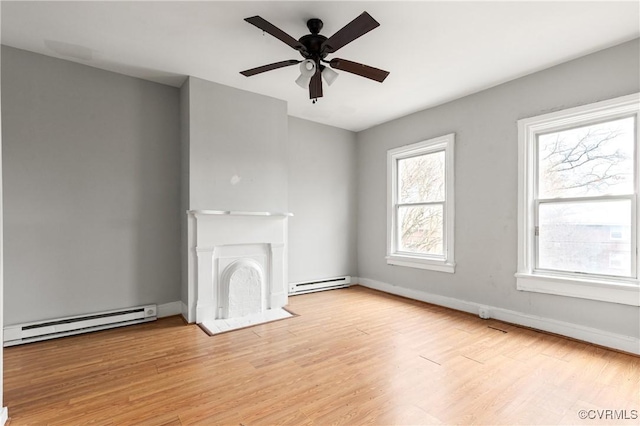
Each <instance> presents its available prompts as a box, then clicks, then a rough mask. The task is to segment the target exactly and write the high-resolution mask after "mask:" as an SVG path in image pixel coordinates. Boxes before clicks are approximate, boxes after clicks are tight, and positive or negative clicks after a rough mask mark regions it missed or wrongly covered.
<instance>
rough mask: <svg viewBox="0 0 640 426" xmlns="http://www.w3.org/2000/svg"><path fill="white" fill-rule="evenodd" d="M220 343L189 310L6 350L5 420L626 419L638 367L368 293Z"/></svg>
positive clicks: (307, 298) (333, 300) (340, 297)
mask: <svg viewBox="0 0 640 426" xmlns="http://www.w3.org/2000/svg"><path fill="white" fill-rule="evenodd" d="M289 308H291V309H292V310H293V311H294V312H296V313H297V314H298V315H299V316H297V317H294V318H290V319H286V320H283V321H278V322H274V323H269V324H263V325H259V326H256V327H251V328H246V329H242V330H237V331H234V332H230V333H225V334H220V335H216V336H213V337H209V336H207V335H206V334H205V333H204V332H203V331H202V330H201V329H200V328H199V327H197V326H195V325H186V324H184V322H183V321H182V319H181V318H180V317H171V318H165V319H161V320H158V321H155V322H153V323H147V324H141V325H137V326H131V327H125V328H121V329H114V330H107V331H102V332H97V333H92V334H86V335H79V336H73V337H68V338H63V339H57V340H51V341H45V342H39V343H33V344H29V345H23V346H15V347H10V348H6V349H5V350H4V361H5V364H4V366H5V378H4V386H5V405H7V406H8V408H9V415H10V417H11V421H10V425H11V426H15V425H24V424H48V425H76V424H97V425H116V424H117V425H133V424H139V425H158V426H160V425H165V426H169V425H198V424H201V425H215V424H220V425H229V424H234V425H245V426H249V425H272V424H292V425H325V424H348V425H359V424H381V425H382V424H385V425H386V424H394V425H401V424H581V423H582V424H596V423H598V424H600V423H605V424H629V420H619V421H617V422H616V421H614V420H611V419H603V421H602V422H594V420H590V421H586V420H583V419H581V418H580V417H579V410H581V409H586V410H607V409H609V410H625V409H626V410H627V412H629V413H630V412H631V410H639V412H640V358H639V357H636V356H632V355H629V354H623V353H620V352H615V351H610V350H606V349H604V348H600V347H596V346H593V345H589V344H586V343H583V342H578V341H574V340H570V339H564V338H562V337H559V336H554V335H548V334H545V333H540V332H536V331H534V330H530V329H526V328H520V327H517V326H514V325H510V324H506V323H501V322H499V321H495V320H482V319H479V318H477V317H474V316H473V315H469V314H466V313H462V312H456V311H453V310H449V309H446V308H442V307H438V306H433V305H428V304H425V303H422V302H417V301H412V300H408V299H404V298H401V297H397V296H392V295H387V294H384V293H380V292H377V291H373V290H369V289H366V288H362V287H359V286H354V287H351V288H349V289H344V290H335V291H326V292H320V293H312V294H306V295H301V296H295V297H291V298H290V304H289Z"/></svg>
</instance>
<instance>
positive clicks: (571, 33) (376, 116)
mask: <svg viewBox="0 0 640 426" xmlns="http://www.w3.org/2000/svg"><path fill="white" fill-rule="evenodd" d="M639 4H640V2H638V1H637V0H636V1H626V2H611V1H603V2H593V1H570V2H537V1H536V2H514V1H512V2H506V1H502V2H456V1H410V2H399V1H387V2H382V1H368V2H351V1H341V2H329V1H282V2H273V1H257V2H244V1H234V2H218V1H201V2H183V1H173V2H169V1H165V2H150V1H138V2H116V1H106V2H104V1H103V2H93V1H85V2H59V1H51V2H28V1H21V2H9V1H2V5H1V7H2V43H3V44H6V45H9V46H13V47H17V48H20V49H25V50H30V51H33V52H37V53H42V54H45V55H49V56H54V57H59V58H63V59H68V60H71V61H75V62H79V63H83V64H87V65H90V66H94V67H98V68H103V69H106V70H111V71H116V72H120V73H123V74H127V75H132V76H136V77H140V78H144V79H148V80H152V81H156V82H160V83H165V84H169V85H173V86H180V85H181V84H182V82H183V81H184V78H185V76H187V75H191V76H195V77H199V78H202V79H206V80H210V81H214V82H217V83H221V84H225V85H228V86H232V87H236V88H239V89H243V90H248V91H251V92H255V93H260V94H264V95H268V96H272V97H275V98H279V99H283V100H285V101H287V103H288V109H289V114H290V115H292V116H296V117H301V118H305V119H308V120H312V121H316V122H319V123H324V124H329V125H332V126H336V127H341V128H344V129H349V130H354V131H359V130H363V129H366V128H369V127H371V126H374V125H376V124H379V123H382V122H385V121H388V120H391V119H394V118H397V117H400V116H403V115H406V114H409V113H412V112H415V111H419V110H422V109H425V108H428V107H431V106H435V105H438V104H441V103H444V102H447V101H450V100H453V99H456V98H459V97H462V96H465V95H468V94H471V93H474V92H477V91H479V90H482V89H486V88H488V87H491V86H495V85H497V84H500V83H503V82H505V81H509V80H512V79H514V78H517V77H520V76H523V75H526V74H529V73H532V72H535V71H538V70H541V69H544V68H547V67H549V66H552V65H555V64H558V63H561V62H565V61H567V60H570V59H573V58H577V57H579V56H583V55H585V54H588V53H591V52H595V51H597V50H600V49H603V48H606V47H609V46H613V45H616V44H619V43H622V42H624V41H627V40H631V39H633V38H636V37H638V36H639V35H640V20H639V16H640V11H639ZM365 10H366V11H367V12H369V14H371V15H372V16H373V17H374V18H375V19H376V20H377V21H378V22H380V24H381V25H380V27H378V28H376V29H375V30H373V31H371V32H370V33H368V34H365V35H364V36H363V37H361V38H359V39H357V40H355V41H354V42H352V43H351V44H349V45H347V46H345V47H343V48H342V49H340V50H339V51H338V52H336V53H335V54H333V55H331V56H329V57H328V59H330V58H333V57H340V58H344V59H349V60H352V61H356V62H360V63H364V64H367V65H371V66H374V67H377V68H382V69H385V70H387V71H390V72H391V74H390V75H389V77H388V78H387V79H386V80H385V82H384V83H382V84H380V83H377V82H374V81H371V80H368V79H364V78H361V77H358V76H355V75H352V74H348V73H346V72H341V71H338V72H339V73H340V77H339V78H338V80H337V81H336V82H335V83H334V84H333V85H332V86H331V87H327V86H326V85H325V88H324V89H325V90H324V97H323V98H321V99H320V100H319V101H318V103H316V104H315V105H313V104H312V103H311V101H310V100H309V98H308V92H305V91H304V90H302V89H300V88H299V87H298V86H297V85H296V84H295V83H294V80H295V79H296V78H297V76H298V74H299V71H298V67H297V66H292V67H288V68H282V69H278V70H274V71H270V72H267V73H264V74H260V75H256V76H253V77H249V78H247V77H244V76H242V75H240V74H239V71H242V70H245V69H248V68H254V67H257V66H260V65H265V64H269V63H272V62H278V61H281V60H285V59H299V54H298V53H297V52H296V51H295V50H293V49H291V48H290V47H289V46H287V45H286V44H284V43H282V42H281V41H279V40H277V39H275V38H273V37H271V36H270V35H269V34H263V33H262V31H260V30H259V29H257V28H255V27H254V26H252V25H250V24H248V23H246V22H244V20H243V19H244V18H246V17H249V16H254V15H260V16H261V17H263V18H264V19H266V20H267V21H269V22H271V23H272V24H274V25H276V26H277V27H279V28H281V29H283V30H284V31H286V32H287V33H289V34H290V35H291V36H293V37H294V38H299V37H301V36H302V35H305V34H307V33H308V30H307V28H306V21H307V19H309V18H313V17H317V18H320V19H322V20H323V21H324V28H323V30H322V32H321V34H323V35H325V36H327V37H328V36H330V35H332V34H333V33H334V32H336V31H337V30H339V29H340V28H341V27H342V26H344V25H345V24H347V23H348V22H349V21H351V20H352V19H353V18H355V17H356V16H357V15H359V14H360V13H362V12H363V11H365Z"/></svg>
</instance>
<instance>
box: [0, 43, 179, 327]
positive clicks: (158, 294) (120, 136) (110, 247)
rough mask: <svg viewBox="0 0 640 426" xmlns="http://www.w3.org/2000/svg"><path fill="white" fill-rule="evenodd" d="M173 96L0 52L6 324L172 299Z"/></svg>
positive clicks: (175, 271) (163, 89)
mask: <svg viewBox="0 0 640 426" xmlns="http://www.w3.org/2000/svg"><path fill="white" fill-rule="evenodd" d="M178 96H179V92H178V89H176V88H171V87H167V86H163V85H160V84H155V83H150V82H147V81H143V80H139V79H135V78H131V77H127V76H123V75H119V74H115V73H110V72H106V71H102V70H98V69H95V68H91V67H87V66H83V65H78V64H75V63H72V62H68V61H63V60H59V59H54V58H50V57H46V56H41V55H37V54H33V53H28V52H25V51H21V50H17V49H13V48H9V47H5V46H3V47H2V121H3V124H4V126H3V129H2V136H3V174H4V184H5V185H4V203H5V204H4V205H5V209H4V219H5V222H4V231H5V240H4V243H5V253H4V256H5V257H4V260H5V273H4V278H5V288H4V296H5V299H4V302H5V323H6V324H11V323H19V322H23V321H32V320H39V319H45V318H55V317H60V316H65V315H73V314H80V313H87V312H96V311H100V310H105V309H111V308H120V307H127V306H132V305H139V304H143V303H159V304H161V303H167V302H173V301H176V300H178V299H179V297H180V293H179V292H180V285H179V282H180V221H179V206H180V202H179V192H180V144H179V138H180V135H179V97H178Z"/></svg>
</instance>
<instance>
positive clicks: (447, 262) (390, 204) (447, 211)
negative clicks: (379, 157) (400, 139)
mask: <svg viewBox="0 0 640 426" xmlns="http://www.w3.org/2000/svg"><path fill="white" fill-rule="evenodd" d="M436 152H444V157H445V159H444V163H445V164H444V175H445V176H444V186H445V190H444V193H445V196H444V200H443V201H441V202H440V201H438V202H435V203H417V204H416V203H412V204H403V206H408V205H427V204H441V205H442V207H443V209H444V217H443V230H442V231H443V254H442V255H423V254H417V253H408V252H402V251H399V250H398V236H397V229H398V224H397V220H398V219H397V215H398V208H399V207H398V206H399V204H398V194H397V192H398V161H399V160H403V159H406V158H411V157H416V156H420V155H425V154H431V153H436ZM454 159H455V133H450V134H447V135H444V136H439V137H436V138H433V139H429V140H425V141H422V142H418V143H414V144H411V145H405V146H401V147H398V148H393V149H390V150H388V151H387V256H386V260H387V264H389V265H395V266H404V267H410V268H419V269H429V270H432V271H439V272H448V273H451V274H453V273H455V261H454V259H455V255H454V253H455V252H454V243H455V239H454V225H455V195H454V190H455V185H454V178H455V173H454Z"/></svg>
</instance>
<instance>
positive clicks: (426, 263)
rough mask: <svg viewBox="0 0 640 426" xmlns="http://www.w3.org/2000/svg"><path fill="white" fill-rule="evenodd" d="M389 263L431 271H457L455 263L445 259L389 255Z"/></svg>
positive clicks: (451, 272)
mask: <svg viewBox="0 0 640 426" xmlns="http://www.w3.org/2000/svg"><path fill="white" fill-rule="evenodd" d="M387 265H395V266H406V267H409V268H418V269H428V270H431V271H438V272H448V273H450V274H453V273H455V269H456V265H455V263H449V262H447V261H444V260H433V259H423V258H419V257H410V256H398V255H392V256H387Z"/></svg>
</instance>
